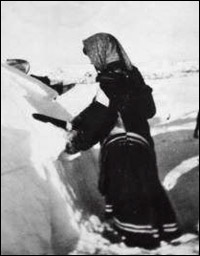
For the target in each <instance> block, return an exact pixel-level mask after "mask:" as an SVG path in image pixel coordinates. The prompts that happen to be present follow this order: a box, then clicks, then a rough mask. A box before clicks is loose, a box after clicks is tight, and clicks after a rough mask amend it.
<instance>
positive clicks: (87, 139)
mask: <svg viewBox="0 0 200 256" xmlns="http://www.w3.org/2000/svg"><path fill="white" fill-rule="evenodd" d="M116 120H117V113H116V112H115V111H113V110H111V108H109V107H106V106H104V105H103V104H101V103H99V102H98V101H94V102H93V103H92V104H91V105H90V106H89V107H87V108H86V109H85V110H84V111H83V112H81V113H80V114H79V115H78V116H77V117H75V118H74V119H73V120H72V131H71V132H70V133H71V135H70V142H69V143H68V144H67V146H66V151H67V153H69V154H74V153H77V152H79V151H83V150H88V149H89V148H91V147H92V146H94V145H95V144H97V143H98V142H100V141H102V140H103V139H104V138H105V137H106V136H107V135H108V134H109V132H110V131H111V130H112V128H113V127H114V125H115V123H116Z"/></svg>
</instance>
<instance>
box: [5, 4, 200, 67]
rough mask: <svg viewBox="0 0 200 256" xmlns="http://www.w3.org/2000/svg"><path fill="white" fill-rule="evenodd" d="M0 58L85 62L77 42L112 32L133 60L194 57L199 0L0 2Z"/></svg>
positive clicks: (196, 53) (45, 62)
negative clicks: (0, 28)
mask: <svg viewBox="0 0 200 256" xmlns="http://www.w3.org/2000/svg"><path fill="white" fill-rule="evenodd" d="M1 5H2V8H1V22H2V23H1V24H2V25H1V27H2V32H1V33H2V37H1V38H2V39H1V40H2V58H3V59H5V58H26V59H28V60H30V61H31V62H34V64H35V65H36V64H37V63H38V65H50V66H51V65H52V66H62V65H65V64H66V65H67V64H76V63H77V64H81V63H88V60H87V59H86V57H85V56H84V55H83V54H82V40H83V39H85V38H86V37H88V36H90V35H92V34H93V33H97V32H109V33H112V34H114V35H115V36H116V37H117V38H118V39H119V40H120V41H121V43H122V44H123V46H124V47H125V49H126V50H127V52H128V54H129V55H130V57H131V59H132V61H133V63H138V62H149V61H157V60H159V61H160V60H175V61H176V60H194V59H196V60H197V59H198V56H199V2H198V1H148V2H147V1H112V2H111V1H90V2H89V1H1Z"/></svg>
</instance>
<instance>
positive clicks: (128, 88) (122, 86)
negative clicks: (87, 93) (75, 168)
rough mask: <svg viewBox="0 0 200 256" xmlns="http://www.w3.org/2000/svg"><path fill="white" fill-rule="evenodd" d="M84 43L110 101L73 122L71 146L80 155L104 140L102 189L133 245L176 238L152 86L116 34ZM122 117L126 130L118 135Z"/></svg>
mask: <svg viewBox="0 0 200 256" xmlns="http://www.w3.org/2000/svg"><path fill="white" fill-rule="evenodd" d="M83 44H84V53H85V54H86V55H87V56H88V57H89V58H90V60H91V63H92V64H93V65H94V66H95V68H96V70H97V72H98V76H97V81H98V82H99V83H100V87H101V89H102V91H103V92H104V93H105V95H106V96H107V98H108V99H109V103H105V101H104V102H103V103H102V101H99V100H98V97H97V98H96V99H94V101H93V103H92V104H91V105H90V106H89V107H88V108H87V109H85V110H84V111H83V112H82V113H81V114H80V115H79V116H78V117H76V118H75V119H74V120H73V122H72V127H73V132H72V133H73V136H72V139H71V143H69V144H68V145H67V147H66V150H67V152H68V153H75V152H77V151H80V150H87V149H89V148H90V147H91V146H93V145H94V144H96V143H97V142H101V145H102V147H101V148H102V149H101V175H100V191H101V193H102V194H103V195H104V196H105V200H106V209H105V211H106V215H107V217H109V218H112V220H113V223H114V224H113V227H114V230H116V231H117V232H118V234H119V235H120V237H124V239H125V243H126V244H127V245H128V246H142V247H146V248H153V247H157V246H159V242H160V241H161V240H171V239H173V238H176V237H177V236H178V234H179V229H178V225H177V221H176V217H175V213H174V211H173V209H172V207H171V204H170V202H169V200H168V198H167V195H166V193H165V191H164V189H163V188H162V186H161V184H160V181H159V178H158V170H157V164H156V155H155V151H154V143H153V140H152V137H151V135H150V129H149V125H148V119H149V118H152V117H153V116H154V115H155V112H156V108H155V104H154V101H153V97H152V89H151V88H150V87H149V86H147V85H146V84H145V82H144V79H143V77H142V75H141V74H140V72H139V71H138V69H137V68H136V67H134V66H133V65H132V64H131V62H130V60H129V58H128V56H127V54H126V53H125V51H124V49H123V48H122V46H121V44H120V43H119V42H118V41H117V39H116V38H114V37H113V36H112V35H110V34H105V33H100V34H95V35H93V36H92V37H90V38H88V39H86V40H85V41H84V42H83ZM119 117H120V119H121V123H123V130H122V129H121V130H120V131H119V132H117V133H116V132H115V133H114V134H113V133H112V132H111V131H112V129H113V127H114V126H116V124H117V120H118V119H119ZM121 128H122V127H121ZM115 233H116V232H115Z"/></svg>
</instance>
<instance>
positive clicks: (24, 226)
mask: <svg viewBox="0 0 200 256" xmlns="http://www.w3.org/2000/svg"><path fill="white" fill-rule="evenodd" d="M1 75H2V83H1V92H2V97H1V100H2V101H1V107H2V110H1V124H2V127H1V131H2V137H1V149H2V153H1V163H2V166H1V224H2V226H1V254H2V255H47V254H51V255H52V254H56V255H57V254H61V255H64V254H67V253H68V252H69V251H71V250H72V249H73V248H74V247H75V246H76V243H77V241H78V239H79V226H78V224H77V223H78V218H79V215H80V214H79V211H78V210H76V208H75V205H74V201H73V198H72V196H71V193H69V190H70V191H72V188H70V186H69V185H68V186H67V181H65V182H66V183H65V184H64V182H63V180H62V178H61V176H60V175H59V170H61V169H62V164H61V163H60V162H59V161H58V160H57V159H58V157H59V155H60V154H61V152H62V151H63V150H64V148H65V145H66V141H67V136H66V133H65V131H64V130H61V129H58V128H56V127H54V126H53V125H50V124H43V123H40V122H38V121H36V120H34V119H33V118H32V114H33V113H37V112H39V113H43V114H47V115H51V116H54V117H57V118H62V119H64V118H65V119H67V118H69V114H68V113H67V112H66V111H65V110H63V109H62V108H61V106H59V104H58V103H56V102H55V98H56V97H57V94H56V93H55V92H54V91H53V90H51V89H49V88H48V87H46V86H45V85H44V84H42V83H40V82H38V81H37V80H35V79H33V78H30V77H28V76H26V75H24V74H23V73H21V72H20V71H17V70H15V69H13V68H10V67H7V66H4V65H2V69H1Z"/></svg>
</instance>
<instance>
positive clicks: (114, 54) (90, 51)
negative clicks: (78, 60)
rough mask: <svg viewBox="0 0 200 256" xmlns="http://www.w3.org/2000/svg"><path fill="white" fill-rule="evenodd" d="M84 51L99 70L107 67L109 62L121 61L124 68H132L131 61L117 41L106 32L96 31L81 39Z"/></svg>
mask: <svg viewBox="0 0 200 256" xmlns="http://www.w3.org/2000/svg"><path fill="white" fill-rule="evenodd" d="M83 45H84V53H85V54H86V55H87V56H88V57H89V58H90V60H91V62H92V64H93V65H94V66H95V67H96V68H97V69H98V70H100V71H103V70H105V69H106V68H107V66H108V64H109V63H112V62H116V61H120V62H123V64H124V65H125V67H126V69H127V70H129V71H131V70H132V69H133V67H132V64H131V61H130V59H129V57H128V55H127V54H126V52H125V50H124V49H123V47H122V46H121V44H120V43H119V41H118V40H117V39H116V38H115V37H114V36H112V35H110V34H107V33H98V34H95V35H93V36H91V37H89V38H88V39H86V40H84V41H83Z"/></svg>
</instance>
